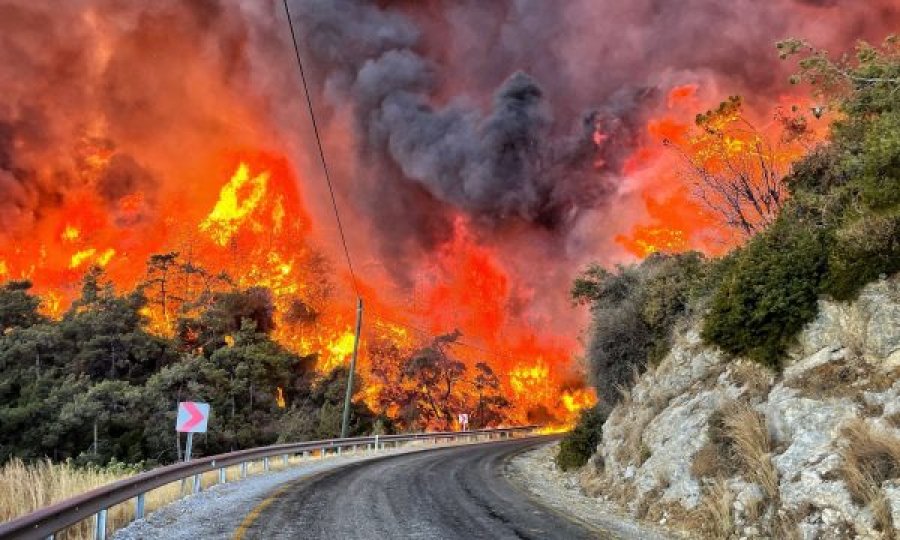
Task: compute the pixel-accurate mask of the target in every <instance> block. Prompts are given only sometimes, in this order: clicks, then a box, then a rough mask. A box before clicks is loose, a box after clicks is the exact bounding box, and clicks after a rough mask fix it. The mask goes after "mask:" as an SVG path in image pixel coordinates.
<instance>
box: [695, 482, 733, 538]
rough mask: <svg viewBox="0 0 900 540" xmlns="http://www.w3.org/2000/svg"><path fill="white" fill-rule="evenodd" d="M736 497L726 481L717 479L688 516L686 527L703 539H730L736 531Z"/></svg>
mask: <svg viewBox="0 0 900 540" xmlns="http://www.w3.org/2000/svg"><path fill="white" fill-rule="evenodd" d="M733 504H734V495H733V494H732V493H731V490H730V489H728V486H727V485H726V484H725V480H724V479H722V478H718V479H716V480H715V481H714V482H712V483H710V484H709V485H708V486H706V488H705V489H704V493H703V498H702V499H700V504H698V505H697V508H695V509H694V511H693V512H691V513H690V514H689V516H688V519H687V522H686V523H685V527H686V528H687V530H690V531H695V532H697V533H699V534H700V535H701V536H702V537H703V538H729V536H730V535H731V533H732V531H733V530H734V516H733V515H732V505H733Z"/></svg>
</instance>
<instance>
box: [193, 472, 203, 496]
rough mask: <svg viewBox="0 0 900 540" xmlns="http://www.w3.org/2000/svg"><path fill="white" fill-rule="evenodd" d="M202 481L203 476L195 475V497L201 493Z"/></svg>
mask: <svg viewBox="0 0 900 540" xmlns="http://www.w3.org/2000/svg"><path fill="white" fill-rule="evenodd" d="M201 479H202V475H199V474H195V475H194V489H193V493H194V495H196V494H198V493H200V488H201V487H202V486H201Z"/></svg>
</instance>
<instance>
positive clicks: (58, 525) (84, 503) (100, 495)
mask: <svg viewBox="0 0 900 540" xmlns="http://www.w3.org/2000/svg"><path fill="white" fill-rule="evenodd" d="M538 428H539V426H524V427H514V428H498V429H481V430H474V431H455V432H454V431H450V432H446V431H445V432H435V433H414V434H408V435H382V436H378V435H374V436H369V437H354V438H348V439H328V440H324V441H307V442H301V443H290V444H277V445H273V446H263V447H259V448H250V449H248V450H238V451H236V452H230V453H227V454H219V455H217V456H209V457H204V458H199V459H195V460H192V461H187V462H180V463H174V464H172V465H168V466H165V467H160V468H157V469H153V470H150V471H147V472H144V473H141V474H138V475H135V476H132V477H129V478H125V479H123V480H119V481H118V482H113V483H112V484H109V485H106V486H102V487H99V488H96V489H94V490H91V491H88V492H87V493H84V494H82V495H78V496H77V497H72V498H71V499H66V500H65V501H62V502H59V503H56V504H53V505H51V506H48V507H46V508H42V509H40V510H37V511H35V512H32V513H30V514H26V515H24V516H22V517H19V518H16V519H13V520H12V521H8V522H6V523H0V540H32V539H48V538H53V537H54V534H55V533H57V532H58V531H62V530H64V529H66V528H68V527H71V526H73V525H76V524H78V523H80V522H81V521H84V520H85V519H88V518H90V517H93V518H94V538H95V539H97V540H105V538H106V533H107V526H106V517H107V510H108V509H109V508H111V507H113V506H116V505H118V504H122V503H124V502H127V501H129V500H131V499H134V504H135V519H141V518H143V517H144V499H145V495H146V493H147V492H148V491H151V490H153V489H156V488H158V487H162V486H164V485H166V484H170V483H172V482H177V481H178V480H184V479H186V478H189V477H193V479H194V481H193V488H192V491H193V493H198V492H199V491H200V483H201V475H202V474H203V473H206V472H210V471H214V470H216V469H218V470H219V483H225V481H226V479H227V475H226V469H227V468H228V467H233V466H236V465H240V466H241V479H244V478H246V477H247V463H250V462H253V461H260V460H262V461H263V467H264V470H265V471H268V470H269V458H271V457H278V456H282V458H283V459H284V460H285V462H287V460H288V456H292V455H297V454H306V453H310V452H315V451H320V452H321V453H322V457H325V455H326V454H327V453H328V451H329V450H332V451H334V452H335V453H336V454H338V455H340V454H341V451H342V450H343V449H344V448H352V449H353V450H356V449H357V448H359V447H362V446H365V447H366V450H367V451H368V452H373V451H374V452H378V451H379V450H382V449H385V448H386V447H387V445H389V444H393V445H394V447H397V446H399V444H400V443H406V442H413V441H429V440H431V441H433V443H434V444H437V443H438V441H447V440H453V441H457V440H459V439H465V440H470V441H471V440H472V439H475V440H478V439H479V437H483V436H487V437H488V439H493V438H494V437H495V436H496V437H498V438H509V437H511V436H512V435H513V434H517V433H532V432H534V431H535V430H536V429H538Z"/></svg>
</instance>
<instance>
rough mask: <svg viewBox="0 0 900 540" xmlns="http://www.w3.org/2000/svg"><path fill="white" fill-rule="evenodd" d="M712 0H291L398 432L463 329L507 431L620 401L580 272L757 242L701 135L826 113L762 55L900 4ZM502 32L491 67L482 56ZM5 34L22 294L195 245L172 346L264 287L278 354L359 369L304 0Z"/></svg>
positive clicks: (78, 8) (36, 6)
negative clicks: (232, 297) (401, 417)
mask: <svg viewBox="0 0 900 540" xmlns="http://www.w3.org/2000/svg"><path fill="white" fill-rule="evenodd" d="M708 3H709V2H706V0H691V2H689V4H691V6H689V7H687V8H686V7H684V6H682V5H680V4H678V3H671V6H670V5H669V4H668V3H658V2H646V1H638V2H624V1H621V2H620V1H611V2H605V3H602V4H603V6H601V5H600V3H597V2H590V1H587V0H573V1H572V2H565V3H564V4H565V7H558V6H556V3H552V2H548V3H516V2H508V1H498V2H483V3H468V4H466V6H467V7H458V8H452V9H451V8H448V7H446V6H444V5H442V4H440V3H439V2H434V1H428V2H374V1H369V0H352V1H351V0H334V1H333V2H330V3H321V2H313V1H312V0H291V4H292V5H294V6H295V7H296V9H297V13H296V14H295V19H296V22H297V26H298V28H299V32H298V33H299V35H300V36H301V42H300V44H299V45H300V48H301V50H302V52H303V55H304V57H305V58H307V59H308V61H309V63H310V72H311V79H312V80H313V81H314V84H313V85H312V88H311V90H310V92H311V97H312V98H313V101H314V102H315V104H316V106H317V107H318V109H319V113H320V114H321V120H322V135H323V139H324V144H325V147H326V154H327V155H328V157H329V160H330V164H331V165H332V166H333V168H334V170H333V172H334V177H335V184H336V192H337V195H336V198H337V203H338V206H339V207H340V208H341V211H342V216H343V218H344V219H345V220H346V221H347V224H348V227H347V229H348V232H349V234H348V236H349V251H350V252H351V254H352V255H353V258H354V263H355V265H356V267H357V270H358V272H357V277H358V283H357V284H356V285H357V286H358V289H359V291H360V294H361V296H362V297H363V299H364V302H365V313H364V324H363V333H362V334H363V335H362V342H361V344H360V371H361V375H362V379H363V381H364V385H363V387H362V388H361V390H360V397H362V398H363V399H365V400H366V402H368V403H369V404H370V406H372V407H373V408H375V409H376V410H379V411H384V412H387V413H388V414H397V413H398V411H397V410H396V409H397V407H396V406H395V405H393V404H392V403H391V402H390V399H389V396H388V395H387V392H388V389H387V388H386V386H385V384H384V381H385V380H387V378H388V377H391V376H394V375H396V372H395V371H392V369H394V367H395V366H393V367H392V366H391V365H384V363H385V362H386V360H385V359H386V358H393V357H395V356H396V354H393V353H391V354H385V352H384V351H386V350H390V351H395V352H398V354H401V355H402V354H409V353H411V352H412V351H414V350H416V349H418V348H421V347H423V346H425V345H427V344H428V343H429V342H430V341H431V340H432V339H433V338H434V336H437V335H442V334H447V333H449V332H452V331H453V330H454V329H459V330H460V331H461V332H462V340H461V341H460V342H457V343H452V344H450V345H448V348H449V351H450V352H451V353H452V354H453V355H454V357H456V358H458V359H460V360H461V361H463V362H464V363H466V364H467V365H468V366H470V367H473V366H475V365H477V364H478V363H479V362H486V363H488V364H489V365H490V366H491V367H492V368H493V369H494V371H495V372H496V373H497V374H498V376H499V378H500V386H501V389H502V394H503V395H504V396H505V397H506V398H507V399H509V400H510V401H511V402H512V409H511V411H510V413H509V417H508V420H509V421H510V422H524V421H537V422H541V423H550V424H560V425H565V424H569V423H571V422H572V421H573V420H574V419H575V418H576V416H577V413H578V411H580V410H581V409H583V408H585V407H589V406H591V405H592V404H593V403H594V402H595V400H596V397H595V396H594V395H593V393H592V391H591V390H589V389H587V388H585V382H584V376H583V375H584V374H583V373H581V370H580V369H579V368H578V367H577V363H576V362H575V360H574V359H575V356H576V355H577V353H578V351H579V349H580V348H581V347H580V343H579V331H580V330H581V329H583V328H584V327H585V326H586V323H587V314H585V313H581V312H576V311H575V310H573V309H572V308H571V306H570V304H569V299H568V298H567V295H566V291H567V289H568V287H569V285H570V283H571V280H572V278H573V277H574V276H575V275H576V273H577V272H578V271H579V270H580V269H581V268H583V267H584V265H585V264H586V263H587V262H589V261H591V260H598V259H599V260H600V261H601V262H602V263H605V264H613V263H616V262H627V261H633V260H636V259H638V258H641V257H644V256H647V255H648V254H651V253H653V252H657V251H667V252H677V251H684V250H687V249H697V250H701V251H704V252H706V253H711V254H717V253H721V252H723V251H724V250H726V249H727V248H728V247H729V246H732V245H734V244H735V243H736V242H739V241H740V238H737V237H735V236H734V235H732V234H730V233H729V232H728V231H727V230H726V228H725V227H723V226H722V225H721V223H720V220H719V219H718V217H717V216H716V215H714V214H713V213H712V212H710V210H709V209H708V208H707V207H705V206H704V205H703V204H701V203H700V202H699V201H698V199H697V197H696V194H695V193H694V188H695V186H693V185H692V183H691V182H690V181H689V180H686V178H685V177H684V175H683V174H682V173H683V170H684V166H683V165H684V159H685V156H686V157H687V158H688V159H689V160H701V161H703V162H704V164H705V165H707V166H710V167H713V168H714V167H715V166H716V164H715V156H714V155H709V156H705V155H704V151H705V150H704V147H703V140H702V133H700V134H698V132H697V129H696V126H695V124H694V115H695V114H696V113H698V112H700V111H704V110H707V109H710V108H713V107H715V106H716V105H717V104H718V103H719V102H720V101H722V100H723V99H725V98H727V96H728V95H729V94H731V93H742V94H745V95H748V97H749V99H748V100H747V107H746V110H745V111H744V113H745V114H746V116H747V118H749V120H750V121H752V122H753V124H754V125H755V126H756V127H757V128H758V129H757V131H756V132H755V134H754V135H747V137H748V138H741V137H735V138H734V139H733V140H730V141H729V145H730V147H731V149H732V150H733V151H735V152H739V151H741V150H742V149H743V148H744V146H743V145H745V144H747V143H748V142H750V141H752V139H750V138H749V137H753V136H761V137H764V138H766V139H767V140H772V141H779V140H781V139H783V137H784V134H785V129H786V124H785V123H784V122H781V121H779V118H782V117H779V115H778V113H777V112H776V111H778V110H782V111H793V110H794V109H793V107H797V109H796V110H798V111H800V112H804V111H807V110H808V109H809V108H810V107H811V106H813V105H817V104H815V103H812V102H811V100H810V98H809V97H802V96H803V95H804V94H802V93H799V92H798V93H797V94H796V95H794V94H789V91H788V90H785V88H784V86H783V85H782V84H781V81H782V80H786V78H787V77H786V75H787V72H786V71H785V69H784V68H782V67H780V66H778V65H777V64H776V63H775V62H777V60H775V59H774V55H773V54H770V51H769V50H767V49H766V47H768V46H769V45H770V44H771V43H772V42H773V41H774V39H777V38H780V37H784V34H788V33H796V34H799V35H802V36H803V37H808V38H810V39H811V40H816V39H821V40H823V41H824V42H825V43H824V45H827V46H834V47H835V49H837V48H838V47H843V48H846V46H847V45H848V44H850V43H852V41H853V40H855V39H857V38H860V37H863V36H859V35H856V32H858V29H859V28H868V29H869V30H867V32H871V33H872V34H874V35H875V37H876V38H877V37H880V36H878V35H877V34H875V33H876V32H882V31H883V30H885V28H886V27H887V26H889V25H890V24H895V23H896V22H897V21H898V20H900V10H898V9H897V8H896V6H894V5H893V4H894V2H893V1H892V0H877V1H876V0H873V1H872V2H871V3H869V2H864V3H859V2H851V1H849V0H834V1H833V2H812V1H810V0H803V1H801V0H777V1H773V2H759V3H737V4H735V7H734V9H735V10H738V11H735V12H732V11H731V9H732V8H731V7H729V8H728V9H725V8H722V9H719V4H718V3H716V6H717V7H716V9H709V7H708V6H707V5H706V4H708ZM326 4H328V5H330V6H333V8H331V7H328V8H327V9H326V7H324V6H325V5H326ZM626 4H627V6H626ZM863 4H865V5H863ZM870 4H871V5H870ZM875 4H877V5H878V6H880V9H876V8H875ZM692 6H693V7H692ZM320 8H321V9H320ZM523 10H524V11H523ZM740 10H747V11H750V12H751V14H750V15H752V16H750V15H748V14H747V13H743V12H741V11H740ZM607 11H608V12H607ZM873 14H877V15H873ZM876 19H877V20H876ZM747 20H753V21H755V24H752V25H748V24H746V21H747ZM538 21H539V22H540V24H536V23H537V22H538ZM611 21H612V22H613V24H615V27H608V26H607V25H609V24H610V22H611ZM775 23H777V24H775ZM472 28H483V31H481V30H478V31H475V32H474V33H473V31H472ZM621 28H631V29H633V32H630V33H629V36H628V40H633V42H632V41H628V40H626V41H627V42H623V41H622V39H621V35H620V34H621V32H620V30H621ZM712 28H718V29H719V30H718V31H716V32H710V29H712ZM491 32H493V33H495V34H496V35H497V36H503V39H501V40H499V41H498V42H497V43H495V45H497V47H494V49H496V50H494V49H492V50H490V51H488V50H487V49H484V51H483V52H484V54H482V49H481V48H474V49H473V47H482V46H484V45H485V44H484V43H481V41H484V40H482V38H483V37H484V35H487V33H491ZM0 34H2V35H3V40H4V41H2V43H0V66H2V67H0V91H2V92H3V95H4V101H5V103H4V106H3V107H0V281H2V280H8V279H29V280H31V281H32V282H33V283H34V285H35V290H36V291H37V292H38V293H39V294H40V295H41V297H42V299H43V304H42V307H41V309H42V310H43V311H44V312H45V313H46V314H48V315H49V316H52V317H59V316H61V315H62V313H64V311H65V310H66V309H67V308H68V306H69V305H70V303H71V300H72V299H73V298H74V297H75V296H76V295H77V293H78V291H77V287H78V283H79V281H80V279H81V278H82V276H83V275H84V273H85V272H86V271H87V270H88V269H89V268H91V267H94V266H99V267H102V268H103V269H104V270H105V272H106V275H107V276H108V278H109V279H110V280H111V281H112V282H113V283H114V284H115V285H116V286H117V288H118V289H119V290H120V291H126V290H130V289H132V288H134V287H136V286H138V285H139V284H140V283H143V282H146V281H147V279H148V277H149V276H148V273H149V272H155V274H153V275H154V276H155V279H157V280H158V279H159V278H160V276H162V275H164V274H165V273H166V272H167V269H166V268H167V267H166V264H167V263H166V259H165V257H163V258H162V259H158V260H157V261H156V263H157V265H156V266H155V267H154V266H153V265H151V268H150V270H148V260H150V259H151V257H152V256H154V255H165V254H171V253H177V258H178V261H179V263H180V264H181V265H182V267H183V268H188V269H190V271H186V272H182V273H180V274H179V275H178V276H177V278H175V279H173V280H172V282H171V283H170V284H169V288H168V289H167V290H166V292H165V293H162V291H160V290H159V288H158V287H150V288H149V289H148V295H149V296H150V304H149V306H148V308H147V309H146V313H145V314H146V316H147V317H148V319H149V320H150V328H151V329H152V331H154V332H157V333H159V334H165V335H171V334H172V333H173V332H174V331H175V326H174V325H175V323H176V319H177V316H178V314H179V313H180V311H181V310H183V309H186V308H185V305H186V304H185V301H186V299H191V298H195V297H196V296H197V295H198V293H199V292H200V291H202V290H204V289H210V288H212V289H221V290H225V289H227V288H229V287H240V288H250V287H265V288H267V289H269V290H270V291H271V292H272V295H273V298H274V302H275V307H276V328H275V330H274V337H275V338H276V339H277V340H278V341H279V342H280V343H282V344H284V345H285V346H286V347H288V348H290V349H291V350H293V351H296V352H297V353H299V354H302V355H312V354H315V355H317V369H318V370H319V371H320V372H322V373H325V372H328V371H330V370H331V369H333V368H334V367H336V366H339V365H342V364H346V363H347V362H348V359H349V356H350V354H351V352H352V350H353V345H354V324H355V310H354V303H355V298H354V294H353V291H354V283H352V280H351V277H350V275H349V272H348V271H347V270H345V265H344V260H343V253H342V250H341V249H339V247H338V246H339V244H338V241H337V235H336V229H335V225H334V220H333V215H332V213H331V212H332V209H331V201H330V198H329V196H328V194H327V192H326V191H325V189H324V187H323V182H322V179H321V173H320V168H319V166H318V161H317V159H313V157H312V156H313V155H314V152H313V151H312V150H311V149H312V148H314V145H313V141H314V139H313V136H312V133H311V131H310V130H309V128H308V126H307V123H308V122H307V119H308V116H306V114H307V112H306V110H305V101H304V100H303V99H302V97H301V96H300V95H299V94H298V81H297V78H296V71H295V69H294V68H295V67H296V66H295V65H294V58H293V47H292V44H291V43H290V37H289V35H288V34H287V32H286V20H285V19H284V13H283V8H282V5H281V2H234V1H225V0H221V1H219V0H210V1H207V2H186V3H185V2H170V1H162V2H158V3H154V7H153V8H152V9H151V8H148V7H147V6H144V5H143V4H142V3H124V4H123V3H116V2H110V1H107V0H88V1H85V2H74V3H61V4H59V5H56V6H48V5H44V3H41V2H26V1H24V0H13V1H11V2H0ZM456 34H458V36H457V35H456ZM713 34H714V35H713ZM699 35H705V36H707V37H709V38H710V40H711V41H712V43H702V44H698V43H696V42H694V41H692V40H693V39H694V37H693V36H699ZM459 36H461V37H459ZM475 36H477V37H475ZM719 37H721V38H722V39H723V40H725V42H724V43H723V44H722V46H718V45H717V44H716V43H715V39H718V38H719ZM865 37H868V38H870V39H871V38H872V37H873V36H868V35H867V36H865ZM713 38H715V39H713ZM474 42H478V43H474ZM534 43H539V44H540V46H533V45H534ZM757 47H758V48H759V51H758V57H753V58H749V57H746V55H747V54H750V53H747V51H755V50H756V48H757ZM150 51H152V53H151V52H150ZM612 53H615V54H612ZM753 54H757V53H753ZM647 58H650V59H651V60H649V61H648V60H647ZM473 59H474V60H473ZM526 68H527V69H529V70H533V73H530V74H524V73H514V71H515V70H516V69H526ZM442 70H446V71H447V73H442ZM782 76H784V77H782ZM457 96H464V97H465V99H462V98H460V99H457ZM491 96H493V97H491ZM584 110H587V111H591V112H590V114H588V115H586V116H580V115H581V111H584ZM551 112H552V113H553V114H550V113H551ZM806 116H807V117H809V114H807V115H806ZM782 119H783V118H782ZM567 122H568V123H567ZM826 125H827V121H826V119H820V120H817V121H812V120H811V123H810V125H809V126H808V127H809V133H808V135H809V140H808V141H806V142H805V143H804V144H805V145H806V146H804V144H798V143H797V141H793V142H792V144H788V145H785V146H784V148H783V151H782V152H781V153H779V154H778V155H777V157H776V159H777V161H778V162H779V163H780V164H788V163H789V162H790V161H791V160H792V159H794V158H795V157H797V156H798V155H800V153H802V152H803V151H805V150H806V148H807V147H808V146H810V145H812V144H814V143H815V141H816V140H817V139H819V138H821V136H822V134H823V131H824V129H825V126H826ZM572 126H576V127H577V129H575V130H574V133H575V134H574V135H572V133H573V130H572ZM788 127H789V126H788ZM674 147H677V148H679V149H680V150H681V151H682V152H683V153H684V154H685V155H679V153H678V152H675V151H673V148H674ZM726 151H728V150H727V149H726ZM392 354H393V356H392ZM460 391H462V390H460ZM469 391H471V389H470V390H469ZM279 395H280V394H279Z"/></svg>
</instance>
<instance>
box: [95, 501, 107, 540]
mask: <svg viewBox="0 0 900 540" xmlns="http://www.w3.org/2000/svg"><path fill="white" fill-rule="evenodd" d="M94 540H106V508H104V509H103V510H100V511H99V512H97V513H96V514H94Z"/></svg>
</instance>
